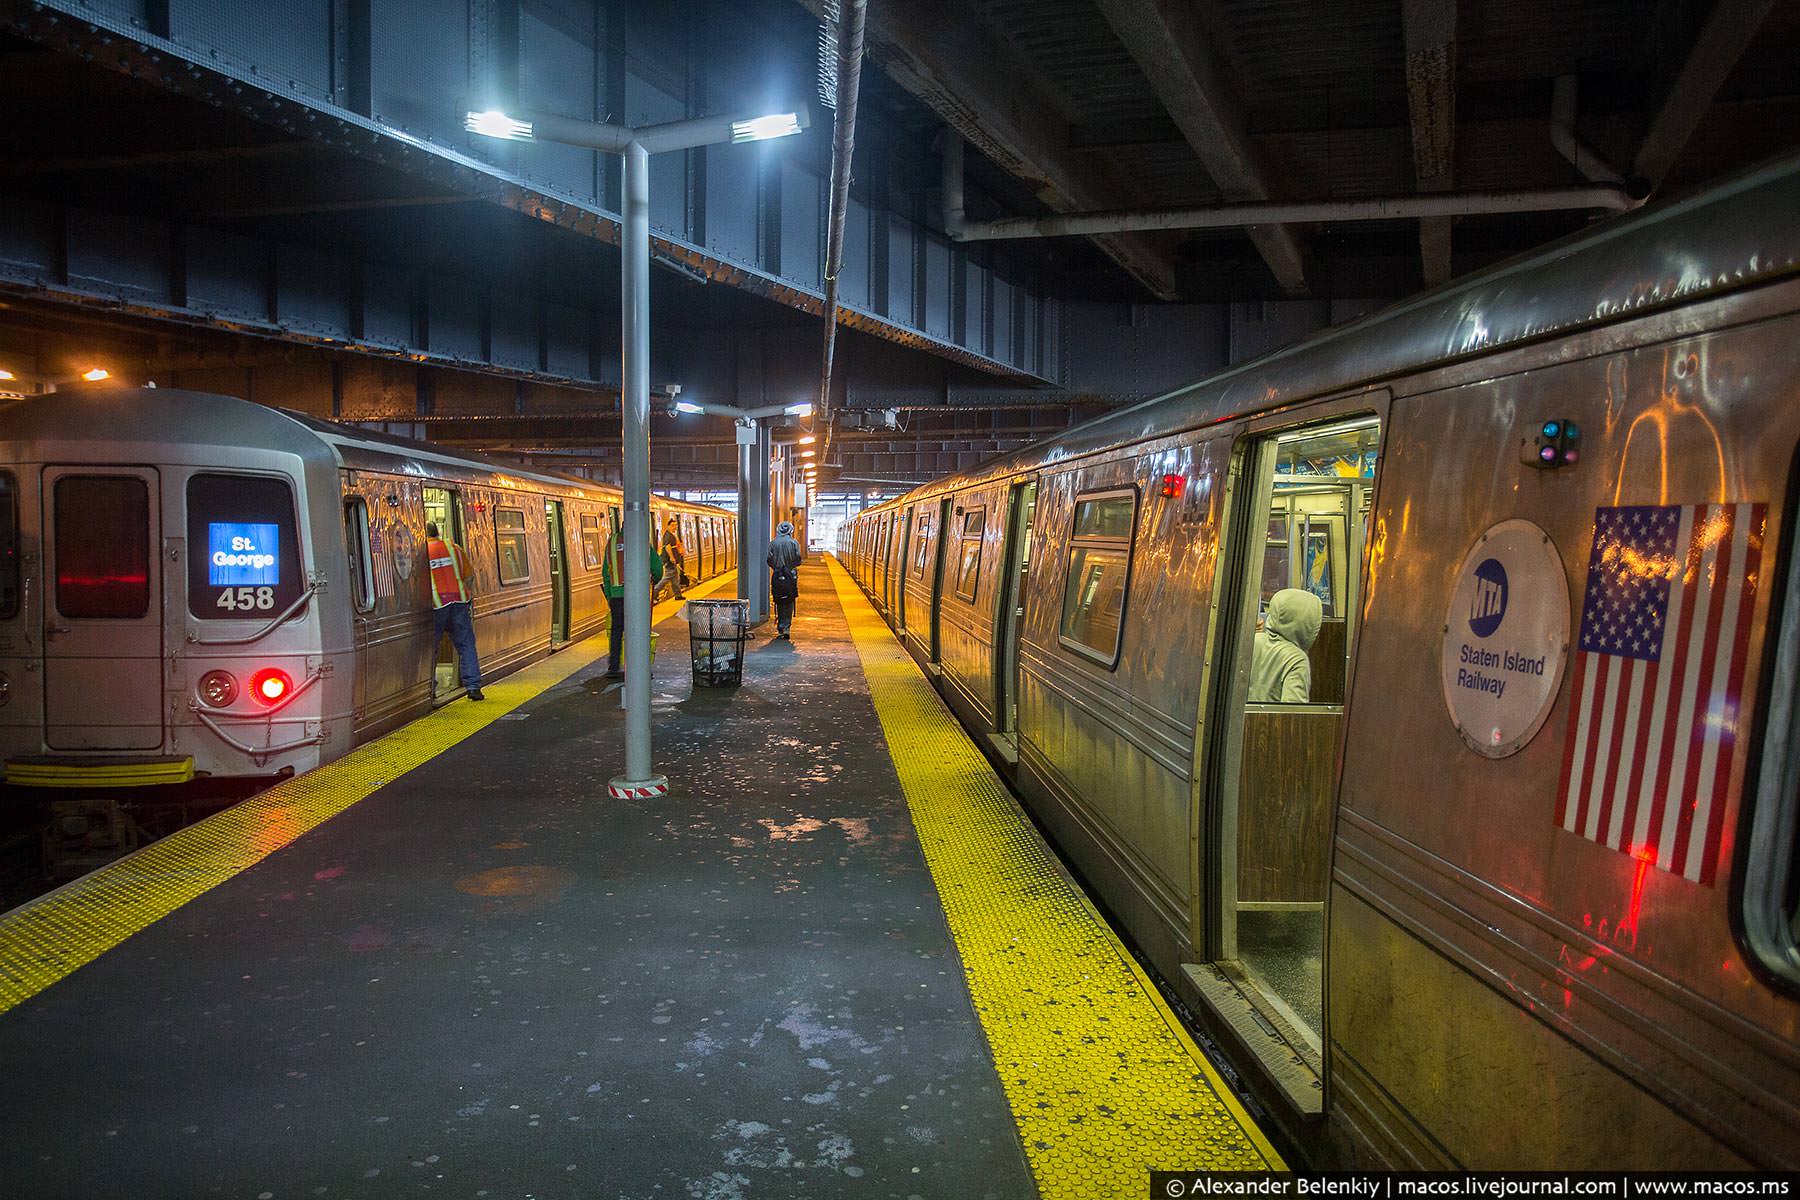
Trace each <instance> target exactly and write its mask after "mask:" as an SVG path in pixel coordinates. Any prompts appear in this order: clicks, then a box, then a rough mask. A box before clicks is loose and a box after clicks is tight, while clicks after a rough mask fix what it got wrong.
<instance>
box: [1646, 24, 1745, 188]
mask: <svg viewBox="0 0 1800 1200" xmlns="http://www.w3.org/2000/svg"><path fill="white" fill-rule="evenodd" d="M1774 7H1775V0H1718V2H1717V3H1715V4H1714V5H1713V9H1712V12H1711V13H1710V14H1709V15H1708V16H1707V18H1706V24H1705V25H1703V26H1702V27H1701V29H1700V33H1699V36H1697V37H1696V38H1694V41H1693V48H1692V49H1691V50H1689V51H1688V56H1687V60H1686V61H1685V62H1683V63H1682V65H1681V70H1680V71H1679V72H1678V73H1677V74H1676V76H1675V82H1674V84H1673V85H1672V86H1671V87H1670V88H1669V94H1668V95H1667V96H1664V97H1663V102H1662V107H1661V108H1659V109H1658V110H1657V112H1656V117H1655V119H1654V120H1652V121H1651V122H1650V129H1649V131H1648V132H1647V133H1645V134H1644V141H1643V144H1642V145H1641V146H1639V147H1638V153H1637V160H1636V162H1635V163H1634V164H1633V166H1632V172H1633V174H1635V175H1636V176H1637V177H1638V178H1639V179H1642V180H1644V181H1646V182H1647V183H1649V185H1650V186H1651V188H1652V189H1654V188H1656V187H1658V186H1660V185H1661V184H1662V181H1663V177H1664V176H1666V175H1667V174H1668V173H1669V168H1670V167H1672V166H1674V165H1675V158H1676V156H1677V155H1679V154H1680V153H1681V148H1682V147H1683V146H1685V145H1687V142H1688V139H1689V138H1690V137H1692V136H1693V135H1694V130H1695V129H1697V128H1698V127H1699V125H1700V119H1701V118H1702V117H1704V116H1705V115H1706V110H1707V109H1708V108H1709V107H1710V106H1711V105H1712V101H1713V97H1714V96H1715V95H1717V94H1718V91H1719V88H1720V86H1721V85H1723V84H1724V82H1725V79H1726V77H1727V76H1729V75H1730V74H1731V69H1732V68H1733V67H1735V66H1737V62H1738V59H1740V58H1742V57H1743V55H1744V50H1745V49H1746V48H1747V47H1748V46H1749V45H1750V42H1751V40H1752V39H1753V38H1755V37H1756V31H1757V30H1758V29H1760V28H1761V27H1762V23H1763V18H1764V17H1766V16H1768V15H1769V10H1770V9H1772V8H1774Z"/></svg>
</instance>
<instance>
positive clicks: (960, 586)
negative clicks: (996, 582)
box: [956, 508, 987, 603]
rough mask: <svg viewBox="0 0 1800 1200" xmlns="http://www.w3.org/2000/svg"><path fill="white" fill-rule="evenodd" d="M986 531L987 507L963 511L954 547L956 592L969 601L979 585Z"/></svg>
mask: <svg viewBox="0 0 1800 1200" xmlns="http://www.w3.org/2000/svg"><path fill="white" fill-rule="evenodd" d="M986 531H987V509H985V508H971V509H969V510H968V511H967V512H965V513H963V515H962V525H961V526H960V530H959V535H958V538H957V547H956V594H957V595H958V596H961V597H962V598H963V599H964V600H968V601H970V602H971V603H973V602H974V600H975V589H976V588H978V587H980V586H981V541H982V535H983V534H985V533H986Z"/></svg>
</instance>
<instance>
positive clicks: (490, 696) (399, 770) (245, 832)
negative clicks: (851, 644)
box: [0, 571, 737, 1013]
mask: <svg viewBox="0 0 1800 1200" xmlns="http://www.w3.org/2000/svg"><path fill="white" fill-rule="evenodd" d="M736 578H737V574H736V572H735V571H727V572H726V573H725V574H723V575H720V576H717V577H715V578H713V579H710V580H707V581H706V582H705V583H702V584H699V585H698V586H696V587H694V588H691V589H689V591H688V593H687V598H694V599H699V598H701V597H703V596H707V595H710V594H711V593H713V592H714V591H717V590H719V589H720V588H723V587H724V586H725V585H727V584H728V583H731V582H733V581H734V580H735V579H736ZM682 603H683V601H682V600H667V601H664V602H663V603H662V604H659V605H656V606H655V608H654V609H653V610H652V619H653V623H660V622H662V621H664V620H666V619H668V618H669V617H671V616H674V615H675V613H676V612H677V611H679V609H680V607H681V605H682ZM606 649H607V638H606V637H605V635H604V634H603V633H596V634H591V635H589V637H587V638H586V639H585V640H583V641H581V642H578V643H576V644H575V645H573V646H570V647H568V648H566V649H564V650H562V651H560V652H558V653H556V654H552V655H550V656H549V657H547V658H543V659H540V660H538V661H537V662H535V663H533V664H531V665H530V666H528V667H525V668H523V669H522V670H519V671H515V672H513V673H512V674H510V675H507V676H505V677H504V678H502V679H499V680H497V681H495V682H494V683H491V684H487V685H485V686H484V687H483V688H482V691H483V692H484V693H485V694H486V696H487V700H486V701H485V702H483V703H480V704H475V703H471V702H469V701H466V700H459V701H454V702H452V703H450V704H446V705H444V706H443V707H442V708H439V709H437V710H436V711H434V712H431V713H428V714H426V715H425V716H423V717H420V718H419V719H418V720H416V721H413V722H411V723H410V724H407V725H405V726H403V727H401V728H400V729H397V730H395V731H394V732H393V733H390V734H388V735H386V736H385V737H381V738H377V739H376V740H375V741H372V742H369V743H367V744H365V745H362V746H359V747H357V748H356V749H355V750H352V751H351V752H350V753H349V754H346V755H345V756H344V757H342V758H340V759H336V760H335V761H333V762H329V763H326V764H325V765H324V766H322V767H319V768H318V769H316V770H313V771H308V772H307V773H306V774H304V775H299V776H296V777H294V778H293V779H289V780H285V781H283V782H282V783H279V784H276V785H275V786H274V787H271V788H269V789H268V790H267V791H264V792H260V793H258V794H257V795H255V796H253V797H251V798H250V799H248V800H245V801H243V802H242V803H239V804H235V805H233V806H232V807H230V808H227V809H224V810H223V811H221V812H218V813H215V814H213V815H212V816H210V817H208V818H206V819H205V820H204V821H199V822H197V823H195V824H193V825H189V826H188V827H187V828H185V829H180V830H177V831H176V832H174V833H172V834H170V835H169V836H167V837H165V838H163V839H161V840H160V841H156V842H152V843H151V844H150V845H148V846H146V847H144V848H143V849H141V850H138V851H136V852H135V853H132V854H130V855H127V856H126V857H124V858H122V859H119V860H118V861H117V862H113V863H109V864H108V865H106V866H104V867H101V868H100V869H99V870H96V871H93V872H90V873H89V874H87V875H84V876H82V877H81V878H80V879H76V880H73V881H72V882H70V883H67V884H65V885H63V886H62V887H60V888H58V889H56V890H55V891H53V892H50V893H47V894H46V895H43V896H40V897H38V898H37V899H36V900H33V901H30V902H29V903H27V904H25V905H22V906H21V907H19V908H16V909H14V910H12V911H11V912H9V913H5V914H3V915H0V1013H4V1012H6V1011H7V1010H9V1009H12V1008H15V1007H17V1006H18V1005H19V1004H21V1003H23V1002H24V1001H26V1000H28V999H30V998H31V997H32V996H35V995H37V993H39V992H41V991H43V990H44V989H45V988H47V987H49V986H50V985H51V984H53V983H55V982H57V981H58V980H60V979H63V978H66V977H67V976H68V975H70V974H72V973H73V972H74V971H76V970H78V969H79V968H81V967H83V966H85V965H87V964H88V963H90V962H93V961H94V960H95V959H96V958H98V957H100V956H101V955H102V954H104V953H106V952H107V951H108V950H111V949H112V948H113V947H115V946H117V945H119V944H120V943H121V942H123V941H125V940H126V939H127V938H129V937H131V935H133V934H135V933H137V932H139V931H140V930H143V929H146V928H148V927H149V926H150V925H152V924H154V923H155V922H157V921H159V920H161V919H162V918H163V917H166V916H168V915H169V914H170V913H172V912H174V911H175V910H176V909H178V908H180V907H181V906H182V905H184V904H186V903H188V901H190V900H193V899H195V898H197V897H199V896H202V895H204V894H206V893H207V892H208V891H210V890H212V889H213V888H215V887H217V886H218V885H219V884H221V883H224V882H225V881H226V880H228V879H230V878H232V877H233V876H235V875H237V874H239V873H240V872H242V871H244V870H245V869H247V868H249V867H251V866H254V865H255V864H256V863H258V862H261V861H262V860H263V859H265V858H267V857H268V856H269V855H271V854H273V853H274V852H275V851H277V850H280V849H281V848H283V847H284V846H289V845H292V844H293V843H294V842H295V841H296V840H298V839H299V838H300V837H302V836H303V835H305V834H306V833H308V832H310V831H312V830H314V829H316V828H318V827H319V826H320V825H322V824H324V823H325V822H326V821H328V820H330V819H331V818H332V817H334V816H336V815H337V814H339V813H341V812H343V811H344V810H345V809H347V808H349V807H351V806H352V805H354V804H356V803H357V802H358V801H361V800H363V799H366V798H367V797H369V796H370V795H372V794H374V792H376V791H377V790H378V789H380V788H382V787H384V786H385V785H387V784H390V783H392V782H394V781H395V780H396V779H398V778H400V777H401V776H402V775H404V774H406V773H407V772H408V771H410V770H412V769H413V768H414V767H418V766H420V765H422V764H424V763H426V762H428V761H430V760H431V759H432V758H434V757H436V756H437V755H439V754H441V753H443V752H444V751H445V750H448V749H449V748H450V747H452V746H454V745H456V744H457V743H458V742H461V741H463V740H464V739H465V738H467V737H469V736H471V735H472V734H475V733H477V732H479V731H481V730H482V729H485V728H487V727H488V726H489V725H492V724H493V723H494V722H495V721H497V720H499V719H500V718H501V717H503V716H505V715H506V714H507V713H509V712H512V711H513V710H514V709H516V708H518V707H519V706H520V705H522V704H525V703H526V702H528V701H530V700H532V699H534V698H536V697H537V696H538V695H540V694H542V693H543V692H545V691H547V690H548V689H550V688H552V687H554V686H556V685H557V684H559V683H561V682H562V681H563V680H565V679H567V678H569V677H570V676H571V675H573V674H575V673H576V672H577V671H580V670H581V669H582V668H584V667H586V666H588V665H590V664H591V663H593V662H594V661H595V660H596V659H598V658H600V657H601V656H602V655H603V654H605V653H606Z"/></svg>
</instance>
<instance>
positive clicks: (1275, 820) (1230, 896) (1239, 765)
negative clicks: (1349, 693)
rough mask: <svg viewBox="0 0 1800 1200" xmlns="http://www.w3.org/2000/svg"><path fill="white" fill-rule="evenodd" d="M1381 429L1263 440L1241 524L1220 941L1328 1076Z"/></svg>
mask: <svg viewBox="0 0 1800 1200" xmlns="http://www.w3.org/2000/svg"><path fill="white" fill-rule="evenodd" d="M1380 437H1381V428H1380V425H1379V422H1378V420H1377V419H1376V418H1374V417H1366V418H1358V419H1355V420H1350V421H1340V422H1337V423H1334V424H1331V425H1328V426H1322V427H1319V426H1315V427H1313V428H1309V429H1301V430H1295V431H1293V432H1289V433H1283V434H1279V435H1276V436H1272V437H1268V438H1264V439H1262V440H1260V441H1258V442H1255V443H1253V444H1252V445H1251V446H1250V447H1249V448H1248V451H1247V453H1248V458H1247V460H1246V461H1247V463H1248V470H1247V472H1246V478H1247V480H1248V481H1249V484H1250V487H1249V492H1248V494H1249V495H1250V497H1251V500H1250V502H1249V503H1248V504H1247V505H1246V506H1245V508H1244V509H1243V510H1242V516H1241V517H1240V524H1239V526H1238V527H1237V528H1236V529H1234V530H1233V536H1234V537H1235V538H1240V539H1242V540H1241V541H1240V542H1239V543H1238V544H1239V545H1241V546H1242V547H1243V548H1244V551H1245V552H1244V553H1243V555H1242V557H1241V558H1240V559H1238V560H1237V561H1239V562H1241V563H1242V564H1243V566H1242V569H1241V572H1240V580H1239V582H1238V584H1236V585H1235V586H1236V589H1237V590H1236V592H1235V595H1237V597H1238V601H1237V603H1238V609H1237V615H1236V618H1235V619H1236V628H1237V629H1238V631H1239V632H1238V634H1237V636H1236V639H1235V645H1236V651H1235V653H1236V656H1237V657H1236V662H1237V667H1238V669H1237V670H1236V671H1235V672H1234V673H1233V675H1232V676H1231V678H1232V679H1233V681H1234V682H1233V687H1232V695H1231V699H1230V700H1229V701H1227V703H1228V705H1229V708H1228V709H1227V713H1226V716H1227V719H1226V720H1224V721H1221V722H1219V723H1218V725H1217V728H1220V729H1222V730H1226V731H1227V733H1226V737H1225V738H1224V739H1222V744H1221V750H1220V754H1221V757H1220V758H1219V760H1218V761H1220V762H1222V763H1224V764H1226V766H1225V768H1224V771H1223V773H1222V775H1221V776H1220V778H1221V780H1222V784H1221V788H1220V794H1221V796H1222V797H1223V806H1222V807H1223V812H1222V813H1221V834H1220V837H1219V839H1218V844H1219V847H1220V849H1219V853H1220V854H1221V856H1222V857H1223V861H1222V862H1221V864H1220V866H1221V869H1220V879H1221V884H1222V886H1221V888H1220V889H1219V892H1220V900H1221V904H1222V906H1223V909H1224V911H1223V912H1222V913H1221V914H1220V917H1221V919H1220V921H1219V930H1220V936H1219V945H1218V952H1219V957H1220V965H1221V966H1222V967H1223V968H1224V969H1225V970H1226V972H1227V974H1229V975H1231V976H1232V977H1233V978H1234V979H1235V980H1237V981H1238V982H1239V986H1240V989H1241V990H1242V992H1243V994H1244V995H1245V996H1246V997H1248V998H1249V999H1250V1001H1251V1003H1252V1004H1253V1005H1255V1006H1256V1007H1257V1008H1258V1009H1259V1010H1260V1011H1261V1013H1262V1015H1263V1017H1264V1019H1265V1020H1266V1021H1267V1022H1268V1023H1269V1024H1270V1025H1272V1026H1273V1027H1274V1028H1276V1029H1277V1030H1279V1031H1280V1032H1281V1033H1282V1035H1283V1038H1284V1040H1285V1041H1286V1042H1287V1043H1288V1045H1289V1047H1290V1048H1291V1049H1292V1050H1294V1051H1296V1052H1297V1053H1299V1054H1300V1056H1301V1057H1302V1059H1303V1060H1304V1061H1306V1062H1307V1063H1308V1065H1309V1066H1311V1067H1312V1068H1313V1070H1314V1071H1315V1072H1316V1071H1318V1070H1320V1069H1321V1063H1320V1057H1321V1045H1322V1036H1321V1035H1322V1033H1323V1004H1322V997H1321V989H1320V964H1321V959H1322V956H1323V950H1324V930H1325V926H1324V915H1325V913H1324V910H1325V896H1326V890H1327V887H1328V885H1329V881H1330V866H1331V828H1332V806H1333V802H1334V799H1335V795H1336V783H1337V779H1336V775H1337V745H1338V738H1339V735H1340V733H1341V731H1342V727H1343V719H1344V707H1343V706H1344V694H1345V681H1346V678H1347V674H1348V663H1349V650H1350V645H1351V643H1352V640H1353V638H1354V634H1355V628H1354V622H1355V620H1356V614H1357V612H1358V609H1359V602H1358V596H1359V593H1360V590H1361V587H1362V564H1363V544H1364V537H1363V524H1362V518H1363V515H1364V514H1365V513H1366V512H1367V511H1368V501H1369V495H1370V493H1371V491H1372V489H1373V487H1374V484H1375V469H1376V461H1377V449H1378V447H1379V443H1380Z"/></svg>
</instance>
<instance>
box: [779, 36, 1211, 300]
mask: <svg viewBox="0 0 1800 1200" xmlns="http://www.w3.org/2000/svg"><path fill="white" fill-rule="evenodd" d="M806 3H807V6H808V7H809V8H810V9H812V10H813V11H814V12H817V11H818V10H819V3H818V0H806ZM867 37H868V42H869V53H870V55H871V56H872V57H874V58H875V60H876V62H877V64H878V65H879V66H881V67H882V69H884V70H885V71H886V72H887V73H888V75H889V77H891V78H892V79H893V80H894V81H895V82H896V83H898V84H900V86H901V87H903V88H905V89H906V90H907V91H909V92H911V93H912V94H913V95H914V96H916V97H918V98H919V99H920V100H921V101H923V102H924V104H925V105H926V107H928V108H930V109H931V110H932V111H933V112H935V113H936V114H937V115H938V116H939V117H940V118H942V120H943V121H944V123H945V124H947V125H949V126H950V127H951V128H953V129H955V130H956V131H957V132H958V133H960V134H962V136H963V137H964V138H965V139H967V140H968V141H969V142H970V143H971V144H972V145H974V146H975V147H976V148H977V149H979V150H980V151H981V152H982V153H983V154H985V155H986V156H987V157H988V158H989V159H990V160H991V161H993V162H994V163H995V164H996V165H997V166H999V167H1000V169H1001V170H1003V171H1006V172H1007V173H1008V174H1011V175H1014V176H1016V177H1018V178H1019V179H1022V180H1024V181H1025V182H1026V183H1028V184H1029V185H1031V187H1032V189H1033V191H1034V192H1036V194H1037V197H1038V199H1040V200H1041V201H1043V203H1044V204H1045V205H1046V206H1048V207H1049V208H1051V209H1054V210H1056V211H1057V212H1081V211H1086V210H1089V209H1095V208H1108V207H1118V206H1120V205H1122V204H1129V203H1130V201H1131V197H1129V196H1127V195H1124V194H1122V193H1121V192H1120V190H1119V189H1118V187H1117V186H1116V185H1115V184H1114V183H1113V182H1112V180H1111V179H1110V178H1108V177H1107V174H1106V173H1105V172H1104V171H1103V170H1100V169H1098V168H1096V167H1095V166H1094V165H1093V164H1092V163H1090V162H1088V161H1086V156H1083V155H1079V154H1076V153H1073V152H1072V151H1071V148H1070V146H1069V129H1068V126H1067V124H1066V123H1064V121H1062V120H1061V119H1060V118H1059V117H1058V115H1057V114H1058V112H1059V105H1058V104H1057V102H1056V99H1055V97H1054V96H1053V95H1051V93H1050V91H1049V89H1048V88H1046V86H1045V85H1044V83H1043V82H1042V81H1041V80H1040V79H1038V78H1036V77H1035V76H1033V74H1032V73H1031V71H1030V70H1029V68H1027V67H1026V66H1025V65H1024V64H1022V63H1020V62H1019V61H1018V60H1017V55H1016V53H1015V52H1014V51H1013V49H1012V47H1011V46H1010V45H1009V44H1007V43H1006V42H1005V41H1004V40H1003V39H1001V38H1000V37H998V36H997V35H996V34H994V33H993V32H991V31H990V30H989V29H988V28H987V27H986V26H985V25H983V24H982V23H981V22H980V21H979V20H977V19H975V18H974V15H973V14H972V12H971V10H970V9H969V8H968V6H967V5H965V4H960V3H956V2H955V0H883V2H881V3H877V4H872V5H870V6H869V14H868V30H867ZM1094 242H1095V244H1096V245H1098V246H1099V247H1100V248H1101V249H1102V250H1103V251H1105V252H1106V254H1107V255H1108V256H1109V257H1111V258H1112V260H1113V261H1114V262H1116V263H1118V264H1119V266H1120V267H1122V268H1124V270H1125V271H1126V272H1127V273H1128V274H1129V275H1131V277H1132V278H1133V279H1136V280H1137V281H1138V282H1139V283H1141V284H1142V285H1143V286H1144V287H1145V288H1147V289H1148V290H1149V291H1150V292H1151V293H1152V294H1153V295H1155V296H1156V297H1157V298H1158V299H1161V300H1174V299H1177V298H1179V293H1178V292H1177V290H1176V286H1175V264H1174V261H1173V260H1172V258H1171V257H1170V255H1169V254H1168V252H1167V251H1166V250H1164V249H1163V248H1161V247H1160V246H1158V245H1157V244H1156V242H1155V241H1154V240H1152V239H1149V238H1145V237H1141V236H1131V235H1121V236H1108V237H1097V238H1095V239H1094Z"/></svg>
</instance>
